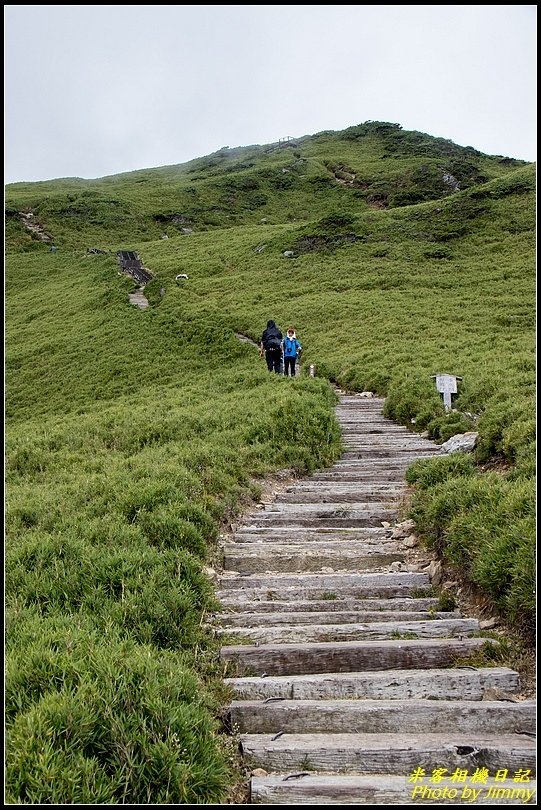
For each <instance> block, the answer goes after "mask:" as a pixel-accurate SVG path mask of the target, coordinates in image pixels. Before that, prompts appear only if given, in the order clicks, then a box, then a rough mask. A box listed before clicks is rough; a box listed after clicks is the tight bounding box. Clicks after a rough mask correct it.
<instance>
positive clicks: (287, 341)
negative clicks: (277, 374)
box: [282, 326, 302, 377]
mask: <svg viewBox="0 0 541 810" xmlns="http://www.w3.org/2000/svg"><path fill="white" fill-rule="evenodd" d="M282 349H283V352H284V374H285V376H286V377H288V376H289V377H294V376H295V364H296V362H297V358H299V359H300V355H301V352H302V346H301V344H300V343H299V341H298V340H297V336H296V334H295V330H294V329H293V327H292V326H290V327H289V329H288V330H287V335H286V336H285V338H284V339H283V340H282Z"/></svg>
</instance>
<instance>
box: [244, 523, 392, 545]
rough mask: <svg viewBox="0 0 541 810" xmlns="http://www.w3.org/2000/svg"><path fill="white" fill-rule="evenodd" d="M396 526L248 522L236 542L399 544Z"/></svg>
mask: <svg viewBox="0 0 541 810" xmlns="http://www.w3.org/2000/svg"><path fill="white" fill-rule="evenodd" d="M391 534H392V529H390V528H384V527H382V526H376V527H374V526H367V527H361V528H357V527H353V528H352V527H350V526H344V527H339V528H329V529H325V528H315V527H313V526H250V525H244V526H242V528H239V529H238V531H236V532H235V534H234V536H233V542H234V543H235V544H238V543H253V542H266V541H271V542H282V543H287V544H288V545H291V544H292V543H295V544H299V543H301V544H304V543H313V542H332V543H335V542H342V541H343V540H349V541H350V542H358V543H363V545H369V544H383V543H392V544H396V540H395V539H394V538H392V537H391Z"/></svg>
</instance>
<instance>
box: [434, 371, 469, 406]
mask: <svg viewBox="0 0 541 810" xmlns="http://www.w3.org/2000/svg"><path fill="white" fill-rule="evenodd" d="M431 377H432V379H433V380H436V388H437V390H438V391H439V392H440V394H442V396H443V405H444V407H445V410H446V411H450V410H451V395H452V394H456V392H457V380H461V379H462V377H456V376H455V375H454V374H432V375H431Z"/></svg>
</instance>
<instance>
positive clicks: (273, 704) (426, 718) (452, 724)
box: [229, 698, 536, 735]
mask: <svg viewBox="0 0 541 810" xmlns="http://www.w3.org/2000/svg"><path fill="white" fill-rule="evenodd" d="M229 712H230V719H231V724H232V727H234V728H235V729H237V730H238V731H240V732H241V733H243V734H276V733H277V732H278V731H283V732H285V733H286V734H345V733H349V734H351V733H355V734H424V733H426V731H427V729H445V731H446V733H448V734H454V733H456V732H460V733H464V734H472V735H475V734H494V735H499V734H514V733H520V732H524V731H531V732H533V731H534V730H535V721H536V703H535V701H534V700H523V701H520V702H517V703H511V702H508V701H502V700H478V701H476V700H428V699H426V698H421V699H419V698H416V699H414V698H410V699H408V700H370V699H363V700H351V699H347V698H342V699H340V700H280V699H279V698H277V699H275V700H272V699H271V700H269V701H268V702H262V701H260V700H234V701H233V702H232V703H231V705H230V707H229Z"/></svg>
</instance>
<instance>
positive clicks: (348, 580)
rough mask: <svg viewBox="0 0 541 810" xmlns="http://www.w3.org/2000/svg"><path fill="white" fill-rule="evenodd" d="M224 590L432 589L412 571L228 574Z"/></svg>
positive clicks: (223, 579)
mask: <svg viewBox="0 0 541 810" xmlns="http://www.w3.org/2000/svg"><path fill="white" fill-rule="evenodd" d="M219 583H220V588H221V589H222V590H228V589H231V588H273V589H274V590H277V589H278V588H288V587H289V588H295V587H296V588H318V587H319V588H321V587H322V586H324V587H326V588H327V589H328V590H331V589H332V588H334V587H336V588H340V587H341V588H344V587H346V586H349V587H352V588H362V587H363V586H364V587H366V586H369V585H372V586H375V587H378V586H379V587H385V586H395V587H396V586H397V585H403V586H405V587H407V588H427V587H429V585H430V579H429V577H428V574H424V573H418V572H417V573H412V572H409V571H398V572H397V573H396V574H385V573H370V574H363V573H358V572H349V571H348V572H345V573H333V574H330V573H328V574H319V573H316V574H314V573H307V574H288V573H281V572H280V573H271V574H246V575H244V576H238V575H235V574H230V575H228V574H226V573H224V574H223V575H222V576H221V577H220V580H219Z"/></svg>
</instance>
